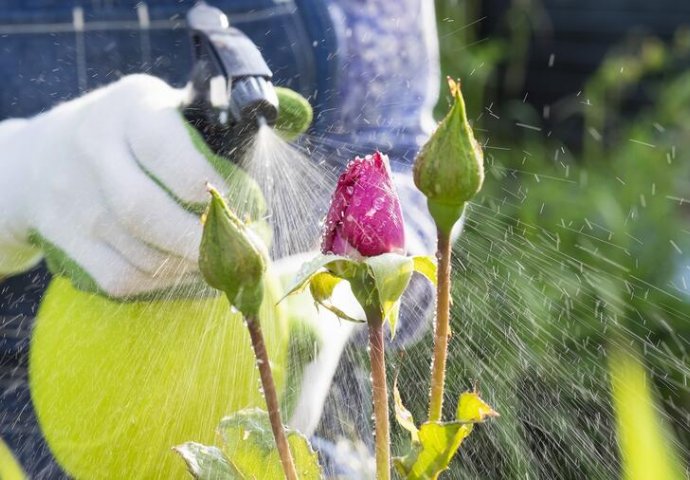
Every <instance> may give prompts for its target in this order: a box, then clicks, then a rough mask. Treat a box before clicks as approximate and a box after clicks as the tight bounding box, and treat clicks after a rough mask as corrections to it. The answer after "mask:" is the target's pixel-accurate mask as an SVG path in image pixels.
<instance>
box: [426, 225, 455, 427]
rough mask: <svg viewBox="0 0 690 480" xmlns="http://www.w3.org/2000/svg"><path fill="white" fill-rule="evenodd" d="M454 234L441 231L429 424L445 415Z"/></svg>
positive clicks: (439, 235)
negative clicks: (444, 391)
mask: <svg viewBox="0 0 690 480" xmlns="http://www.w3.org/2000/svg"><path fill="white" fill-rule="evenodd" d="M450 256H451V242H450V232H447V233H445V232H442V231H441V230H439V232H438V252H437V253H436V258H437V259H438V272H437V275H438V282H437V283H438V287H437V293H436V325H435V328H434V360H433V362H432V364H431V393H430V395H429V421H430V422H438V421H440V420H441V416H442V412H443V388H444V385H445V381H446V378H445V377H446V357H447V355H448V337H449V336H450V325H449V324H450Z"/></svg>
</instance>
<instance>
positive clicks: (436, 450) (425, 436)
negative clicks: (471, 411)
mask: <svg viewBox="0 0 690 480" xmlns="http://www.w3.org/2000/svg"><path fill="white" fill-rule="evenodd" d="M472 428H473V425H466V424H462V423H460V422H450V423H437V422H433V423H432V422H426V423H423V424H422V426H421V428H420V429H419V443H418V444H413V449H412V452H410V453H409V454H408V455H407V456H405V457H398V458H396V459H394V464H395V468H396V469H397V470H398V472H399V473H400V474H401V475H403V476H404V477H405V478H406V479H408V480H423V479H436V478H438V476H439V474H440V473H441V472H443V471H444V470H446V469H447V468H448V465H449V464H450V461H451V460H452V459H453V456H454V455H455V452H457V450H458V448H460V445H461V444H462V441H463V440H464V439H465V438H467V436H468V435H469V434H470V433H471V432H472Z"/></svg>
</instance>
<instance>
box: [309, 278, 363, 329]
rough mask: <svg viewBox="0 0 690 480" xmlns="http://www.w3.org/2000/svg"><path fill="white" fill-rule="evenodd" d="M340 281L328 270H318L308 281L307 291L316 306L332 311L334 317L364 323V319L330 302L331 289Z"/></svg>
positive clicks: (340, 279)
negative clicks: (349, 313)
mask: <svg viewBox="0 0 690 480" xmlns="http://www.w3.org/2000/svg"><path fill="white" fill-rule="evenodd" d="M341 281H342V278H339V277H336V276H335V275H333V274H332V273H330V272H318V273H317V274H316V275H314V276H313V277H311V280H310V281H309V291H310V292H311V296H312V298H313V299H314V302H315V303H316V305H317V307H323V308H325V309H326V310H328V311H330V312H331V313H333V314H334V315H335V316H336V317H338V318H340V319H342V320H347V321H349V322H355V323H366V320H365V319H363V318H362V319H360V318H355V317H353V316H351V315H348V314H347V313H345V312H344V311H343V310H341V309H340V308H338V307H337V306H336V305H334V304H333V302H331V297H332V296H333V290H335V287H336V286H338V284H339V283H340V282H341Z"/></svg>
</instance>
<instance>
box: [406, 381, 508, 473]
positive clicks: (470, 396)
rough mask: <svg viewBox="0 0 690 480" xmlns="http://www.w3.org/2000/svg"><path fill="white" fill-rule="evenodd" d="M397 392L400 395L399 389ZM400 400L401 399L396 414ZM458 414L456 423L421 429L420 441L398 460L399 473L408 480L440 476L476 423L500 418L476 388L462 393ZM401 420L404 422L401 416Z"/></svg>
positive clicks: (427, 426)
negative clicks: (475, 390)
mask: <svg viewBox="0 0 690 480" xmlns="http://www.w3.org/2000/svg"><path fill="white" fill-rule="evenodd" d="M394 393H395V394H397V389H395V392H394ZM397 403H398V399H396V417H398V405H397ZM456 415H457V416H456V421H454V422H425V423H423V424H422V426H421V427H420V428H419V432H418V437H417V440H415V439H414V438H413V440H412V445H411V450H410V452H409V453H408V454H407V455H405V456H404V457H397V458H395V459H394V465H395V468H396V470H397V471H398V473H400V474H401V475H402V476H404V478H406V479H407V480H427V479H436V478H438V476H439V475H440V474H441V472H443V471H445V470H446V469H448V466H449V465H450V462H451V461H452V460H453V457H454V456H455V454H456V453H457V451H458V449H459V448H460V446H461V445H462V442H463V441H464V440H465V438H467V437H468V436H469V434H470V433H472V429H473V428H474V424H475V423H479V422H483V421H485V420H487V419H489V418H491V417H497V416H498V413H497V412H496V411H495V410H494V409H493V408H491V407H490V406H489V405H488V404H487V403H486V402H484V400H482V399H481V397H480V396H479V394H478V393H477V392H474V391H473V392H464V393H463V394H462V395H460V399H459V401H458V408H457V410H456ZM409 419H411V416H410V417H409ZM398 421H399V422H400V419H399V420H398ZM405 421H406V422H407V420H405ZM412 425H413V426H414V423H413V424H412Z"/></svg>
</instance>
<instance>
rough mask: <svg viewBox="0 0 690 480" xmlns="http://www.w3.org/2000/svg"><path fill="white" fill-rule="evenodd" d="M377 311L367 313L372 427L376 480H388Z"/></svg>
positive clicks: (381, 346) (383, 370)
mask: <svg viewBox="0 0 690 480" xmlns="http://www.w3.org/2000/svg"><path fill="white" fill-rule="evenodd" d="M377 310H378V309H371V310H369V311H367V312H366V313H367V323H368V324H369V360H370V362H371V380H372V390H373V397H374V426H375V430H376V444H375V451H376V480H390V478H391V472H390V464H391V460H390V432H389V425H388V386H387V385H386V359H385V350H384V343H383V319H382V318H381V313H380V312H379V311H377Z"/></svg>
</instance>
